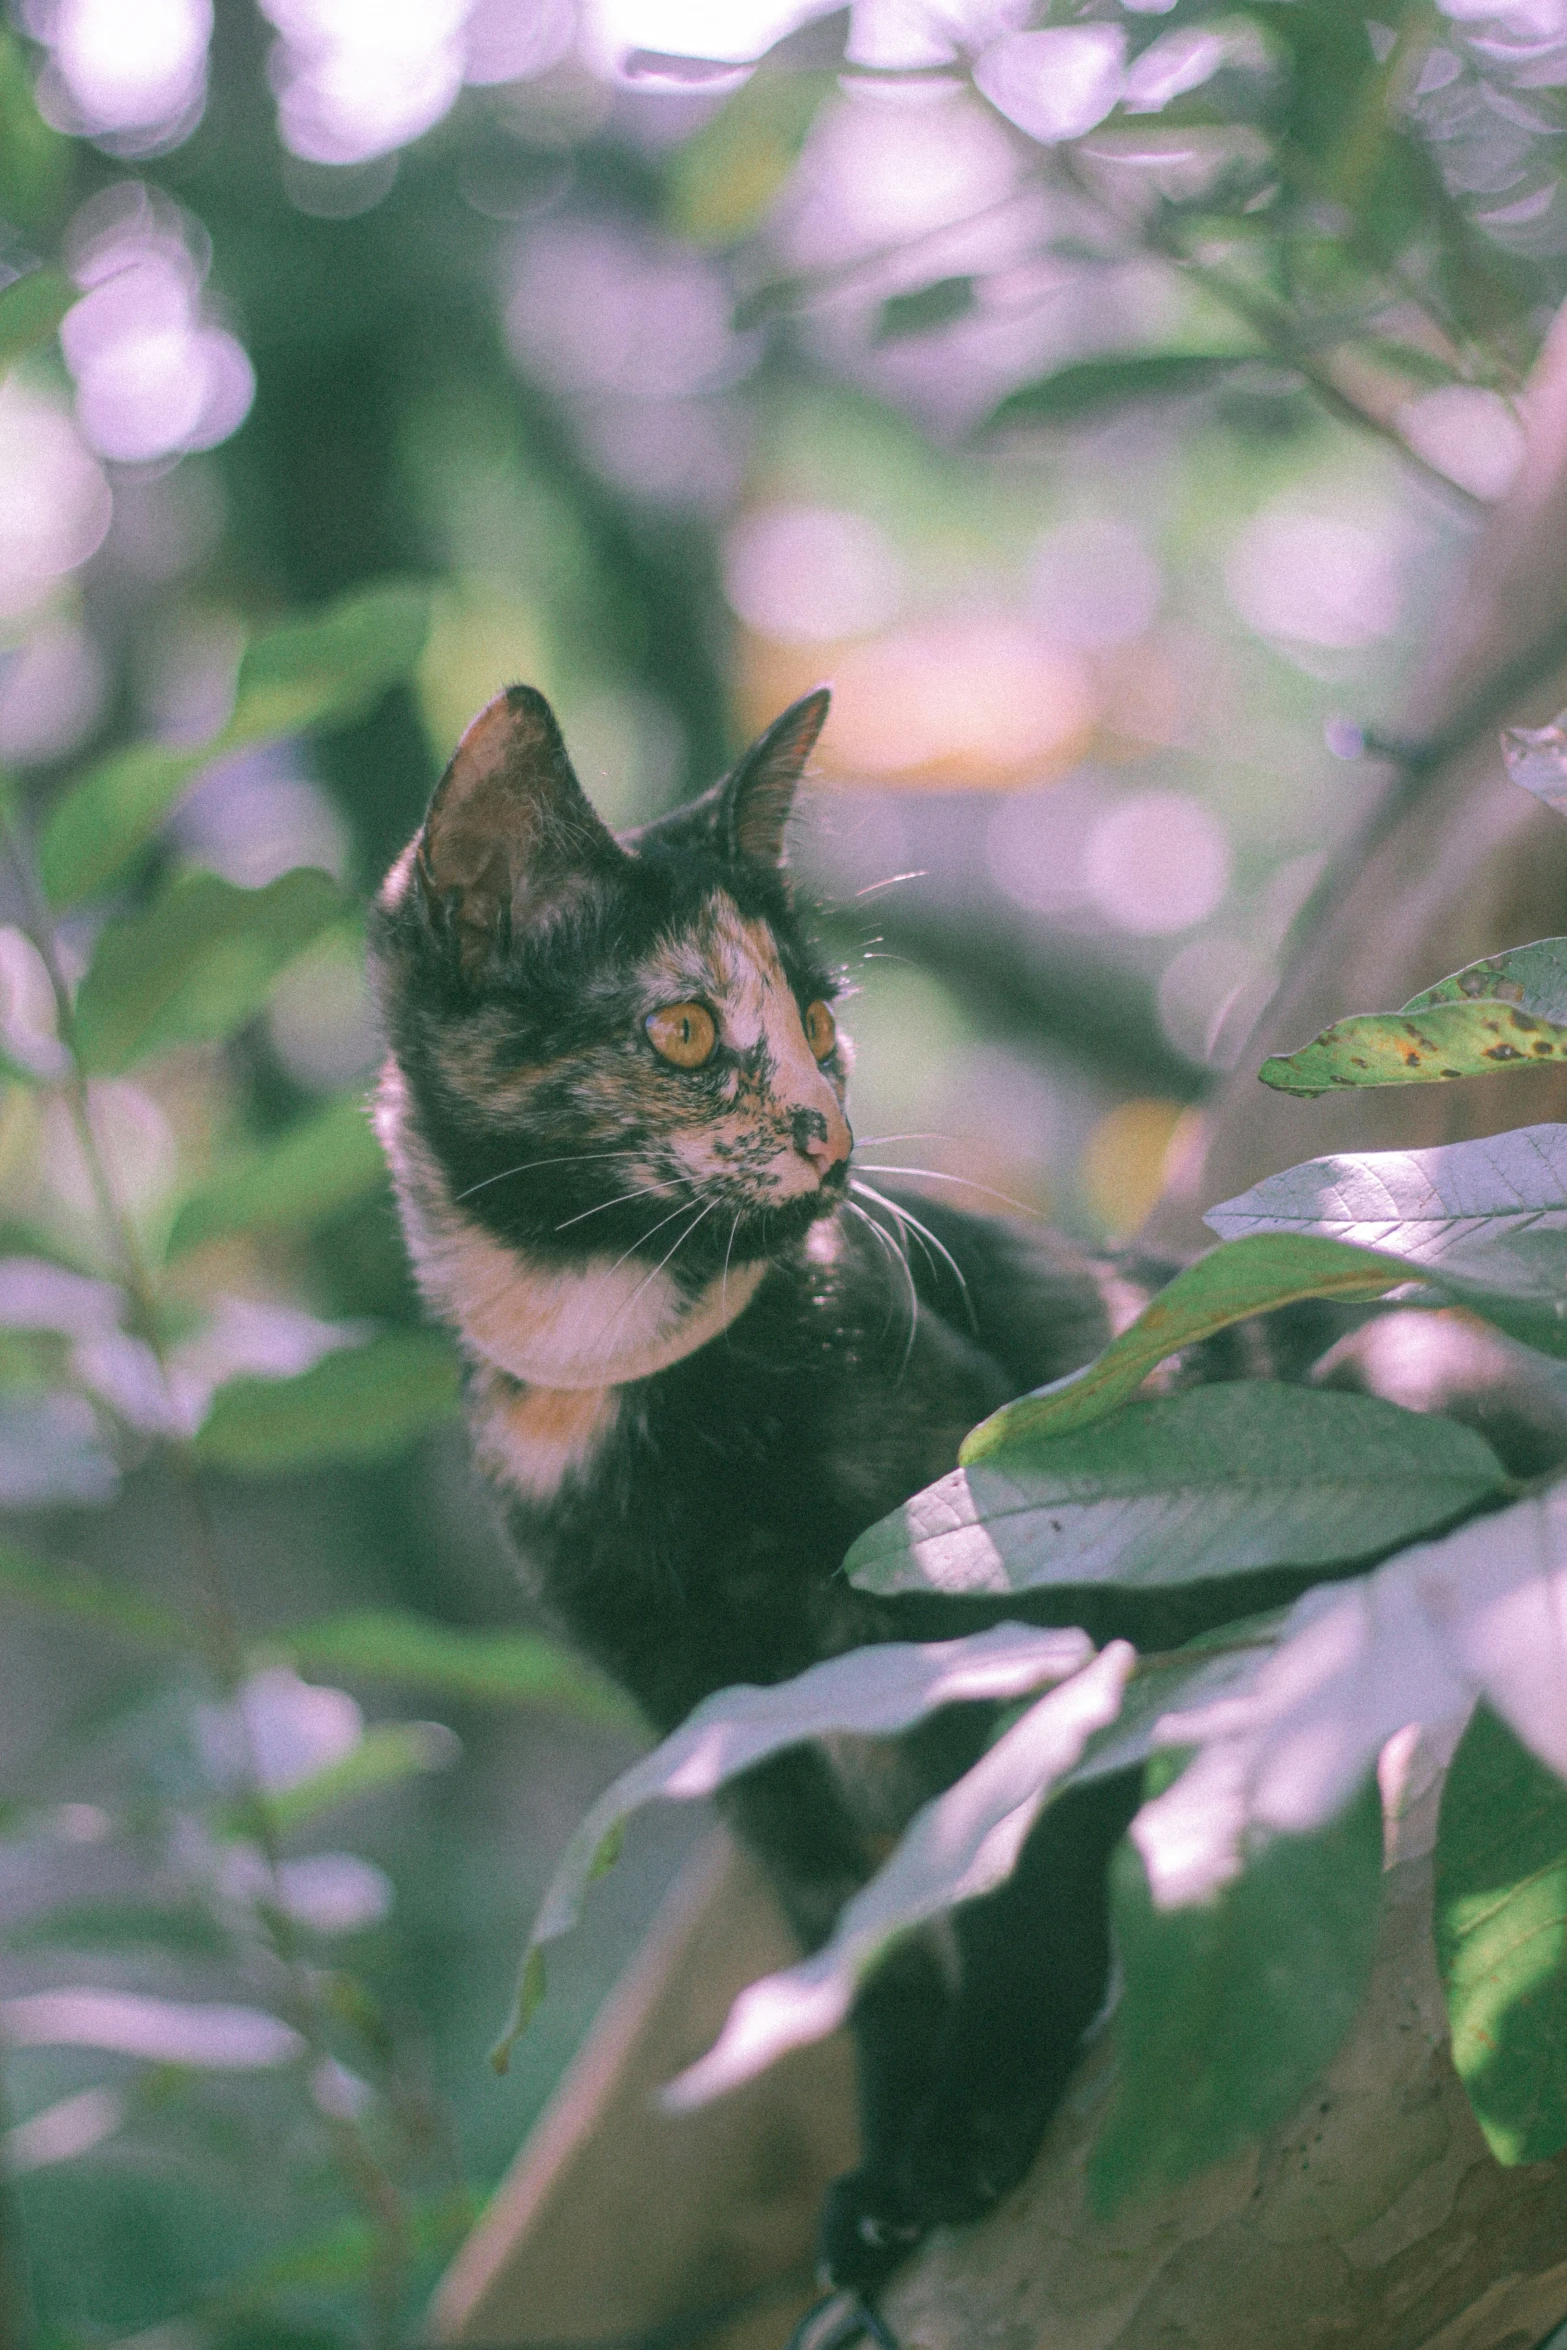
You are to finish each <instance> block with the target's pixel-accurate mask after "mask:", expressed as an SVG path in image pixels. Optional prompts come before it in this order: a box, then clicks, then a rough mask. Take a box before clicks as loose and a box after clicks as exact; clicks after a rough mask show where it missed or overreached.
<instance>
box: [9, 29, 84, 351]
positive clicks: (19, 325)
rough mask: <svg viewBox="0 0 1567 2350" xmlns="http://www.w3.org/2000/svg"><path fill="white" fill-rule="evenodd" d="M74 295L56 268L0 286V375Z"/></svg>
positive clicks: (53, 323) (39, 339)
mask: <svg viewBox="0 0 1567 2350" xmlns="http://www.w3.org/2000/svg"><path fill="white" fill-rule="evenodd" d="M0 38H4V36H3V35H0ZM76 298H77V297H76V288H75V287H74V286H73V285H72V283H71V281H70V279H69V278H68V277H65V276H62V274H61V273H60V271H59V270H57V269H35V270H32V271H30V272H29V274H28V275H27V276H26V277H19V278H13V279H12V281H11V283H10V285H8V286H6V287H5V288H4V289H3V290H0V375H4V374H6V373H7V372H8V370H9V369H11V368H12V367H14V366H15V365H16V362H17V361H18V359H25V358H26V356H27V354H28V352H29V351H35V350H36V349H37V348H38V346H39V344H40V343H47V342H48V341H49V339H50V338H51V336H53V335H54V334H56V333H57V332H58V330H59V325H60V321H61V319H62V318H63V317H64V316H65V314H66V312H67V310H69V309H70V307H71V304H72V303H73V302H74V301H75V300H76Z"/></svg>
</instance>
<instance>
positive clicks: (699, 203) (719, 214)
mask: <svg viewBox="0 0 1567 2350" xmlns="http://www.w3.org/2000/svg"><path fill="white" fill-rule="evenodd" d="M836 86H837V83H836V77H835V76H834V75H833V74H831V73H810V72H806V73H800V72H793V73H791V72H787V71H780V70H777V69H775V68H773V67H770V66H767V65H765V64H764V65H762V66H760V67H759V68H758V70H757V71H756V72H755V73H753V74H752V75H751V76H750V78H749V80H747V81H745V82H744V83H742V84H741V86H740V88H739V89H738V90H737V91H736V92H735V94H734V96H733V97H732V98H731V99H730V100H729V101H728V103H727V104H726V105H725V106H723V107H722V108H721V109H720V110H719V112H718V113H717V114H715V115H714V116H713V117H712V119H711V121H709V122H706V123H704V124H703V126H702V128H701V129H700V130H699V131H697V132H696V133H695V134H694V136H693V137H691V138H689V139H687V140H686V141H685V142H684V144H683V145H681V146H680V147H678V148H677V149H676V150H675V153H674V155H673V157H672V158H671V161H670V167H669V178H668V182H667V197H666V205H667V211H668V216H669V223H670V226H671V227H672V228H673V229H674V230H675V232H676V234H677V235H678V236H682V237H689V238H690V239H691V241H692V243H693V244H697V245H731V244H735V243H737V242H738V241H739V240H740V238H742V237H748V236H749V235H750V234H751V232H752V230H753V229H756V228H759V227H760V226H761V223H762V222H763V220H764V219H765V218H766V216H767V214H768V212H769V211H770V209H771V207H772V205H773V203H774V201H775V200H776V198H777V197H778V195H779V194H780V193H781V191H782V189H783V185H784V182H785V181H786V180H787V179H788V177H789V174H790V173H791V172H792V171H793V169H794V167H795V164H796V163H797V162H798V160H799V156H800V150H801V148H802V147H803V146H804V144H805V140H806V134H807V133H808V132H809V130H810V127H811V125H812V123H813V122H814V121H815V119H816V115H817V110H818V108H819V107H820V106H821V104H822V102H823V100H824V99H825V98H827V97H829V96H830V95H831V94H832V92H833V90H834V89H835V88H836Z"/></svg>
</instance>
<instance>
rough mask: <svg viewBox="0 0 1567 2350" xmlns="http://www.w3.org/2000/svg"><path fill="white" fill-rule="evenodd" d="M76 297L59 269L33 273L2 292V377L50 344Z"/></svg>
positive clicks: (0, 323) (0, 330)
mask: <svg viewBox="0 0 1567 2350" xmlns="http://www.w3.org/2000/svg"><path fill="white" fill-rule="evenodd" d="M76 298H77V295H76V288H75V287H74V286H73V285H72V283H71V281H70V279H69V278H68V277H65V276H63V275H62V273H61V272H60V271H59V270H57V269H34V270H30V271H29V272H28V274H27V276H26V277H19V278H13V279H12V281H11V283H10V284H9V285H8V286H6V287H5V288H4V289H3V290H0V375H4V374H5V373H6V372H7V371H8V369H10V368H12V367H14V366H15V365H16V362H17V361H18V359H25V358H26V356H27V354H28V352H29V351H35V350H37V348H38V346H39V344H40V343H47V342H48V341H49V339H50V337H51V336H52V335H53V334H54V333H56V331H57V330H58V328H59V324H60V321H61V319H62V318H63V317H64V316H65V314H66V312H67V310H69V309H70V307H71V304H72V303H73V302H74V301H75V300H76Z"/></svg>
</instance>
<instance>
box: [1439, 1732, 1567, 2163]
mask: <svg viewBox="0 0 1567 2350" xmlns="http://www.w3.org/2000/svg"><path fill="white" fill-rule="evenodd" d="M1436 1948H1437V1960H1438V1964H1439V1966H1440V1968H1441V1974H1442V1987H1443V1990H1444V1991H1445V1993H1446V1995H1447V2012H1448V2017H1449V2019H1450V2021H1451V2024H1452V2030H1453V2063H1454V2066H1455V2068H1456V2070H1457V2072H1458V2077H1459V2079H1460V2080H1461V2081H1462V2082H1463V2084H1464V2088H1465V2090H1466V2091H1467V2093H1468V2097H1469V2102H1470V2104H1471V2105H1472V2106H1473V2107H1474V2110H1475V2116H1476V2119H1477V2120H1478V2121H1479V2124H1480V2127H1481V2129H1482V2130H1483V2131H1484V2132H1485V2136H1486V2142H1487V2144H1488V2145H1489V2146H1490V2149H1491V2152H1492V2153H1493V2154H1494V2155H1495V2156H1496V2159H1497V2161H1498V2162H1505V2163H1517V2162H1548V2161H1550V2159H1551V2157H1552V2156H1553V2155H1556V2154H1559V2153H1560V2152H1561V2150H1562V2148H1563V2147H1564V2146H1567V1786H1564V1785H1563V1783H1562V1781H1561V1779H1560V1778H1559V1777H1558V1776H1557V1774H1556V1773H1555V1772H1554V1771H1552V1770H1548V1769H1547V1768H1546V1766H1545V1765H1544V1763H1542V1762H1540V1761H1538V1760H1537V1759H1536V1757H1535V1756H1534V1755H1532V1754H1531V1753H1530V1752H1529V1750H1528V1748H1527V1747H1525V1746H1523V1745H1521V1744H1520V1743H1519V1741H1518V1740H1517V1739H1516V1738H1515V1737H1514V1736H1513V1733H1512V1732H1511V1730H1509V1729H1508V1728H1507V1726H1506V1724H1505V1723H1504V1722H1501V1721H1498V1719H1497V1717H1496V1715H1495V1714H1494V1713H1492V1712H1491V1710H1490V1708H1489V1707H1488V1706H1481V1707H1480V1708H1479V1709H1478V1710H1477V1711H1476V1714H1475V1717H1474V1720H1473V1721H1472V1722H1471V1723H1470V1725H1469V1727H1468V1729H1467V1730H1466V1731H1465V1733H1464V1737H1463V1741H1462V1743H1461V1745H1460V1746H1459V1749H1458V1752H1457V1753H1456V1754H1455V1755H1454V1757H1453V1761H1452V1766H1451V1768H1450V1769H1449V1771H1448V1774H1447V1781H1446V1784H1445V1785H1444V1787H1443V1789H1442V1810H1441V1817H1440V1821H1439V1824H1438V1829H1437V1845H1436Z"/></svg>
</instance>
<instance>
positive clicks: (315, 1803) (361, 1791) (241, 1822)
mask: <svg viewBox="0 0 1567 2350" xmlns="http://www.w3.org/2000/svg"><path fill="white" fill-rule="evenodd" d="M458 1752H459V1748H458V1743H457V1740H456V1739H455V1738H454V1737H453V1735H452V1733H451V1731H450V1730H448V1729H447V1728H446V1727H445V1725H444V1724H443V1723H441V1722H372V1723H371V1725H370V1727H369V1729H367V1730H366V1731H365V1733H364V1736H363V1737H362V1738H360V1739H359V1740H358V1742H357V1743H356V1744H355V1745H353V1746H351V1747H350V1748H349V1750H348V1752H347V1753H346V1754H344V1755H340V1756H339V1757H338V1759H337V1760H336V1761H335V1762H329V1763H326V1764H324V1765H323V1767H322V1768H321V1769H320V1770H319V1771H312V1772H311V1774H310V1776H309V1778H308V1779H297V1780H296V1781H295V1782H294V1784H293V1785H292V1786H291V1787H278V1788H273V1789H271V1790H269V1792H268V1793H267V1795H266V1798H265V1802H266V1808H267V1812H268V1814H269V1816H270V1818H271V1821H272V1825H273V1828H274V1829H275V1831H276V1832H277V1834H278V1835H280V1836H286V1835H288V1834H289V1833H290V1832H291V1831H292V1830H293V1829H295V1828H302V1827H304V1826H305V1825H306V1824H307V1823H308V1822H309V1821H311V1820H314V1819H319V1818H320V1816H321V1814H322V1813H323V1812H327V1811H335V1810H336V1808H337V1806H338V1805H339V1804H340V1803H352V1802H354V1801H355V1800H356V1799H357V1798H358V1797H359V1796H361V1795H375V1794H378V1793H379V1792H380V1790H381V1789H382V1788H383V1787H395V1786H397V1785H398V1784H399V1783H400V1782H401V1781H402V1780H404V1779H412V1778H417V1777H419V1776H420V1774H421V1773H423V1772H426V1771H444V1770H448V1769H449V1768H450V1767H451V1765H452V1764H453V1763H454V1762H455V1761H456V1760H457V1756H458ZM233 1824H234V1826H235V1827H236V1828H237V1829H239V1830H240V1831H241V1832H243V1831H244V1830H245V1829H247V1828H248V1826H249V1824H250V1823H249V1819H248V1816H247V1815H246V1813H245V1812H244V1811H242V1810H236V1813H235V1817H234V1822H233Z"/></svg>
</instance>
